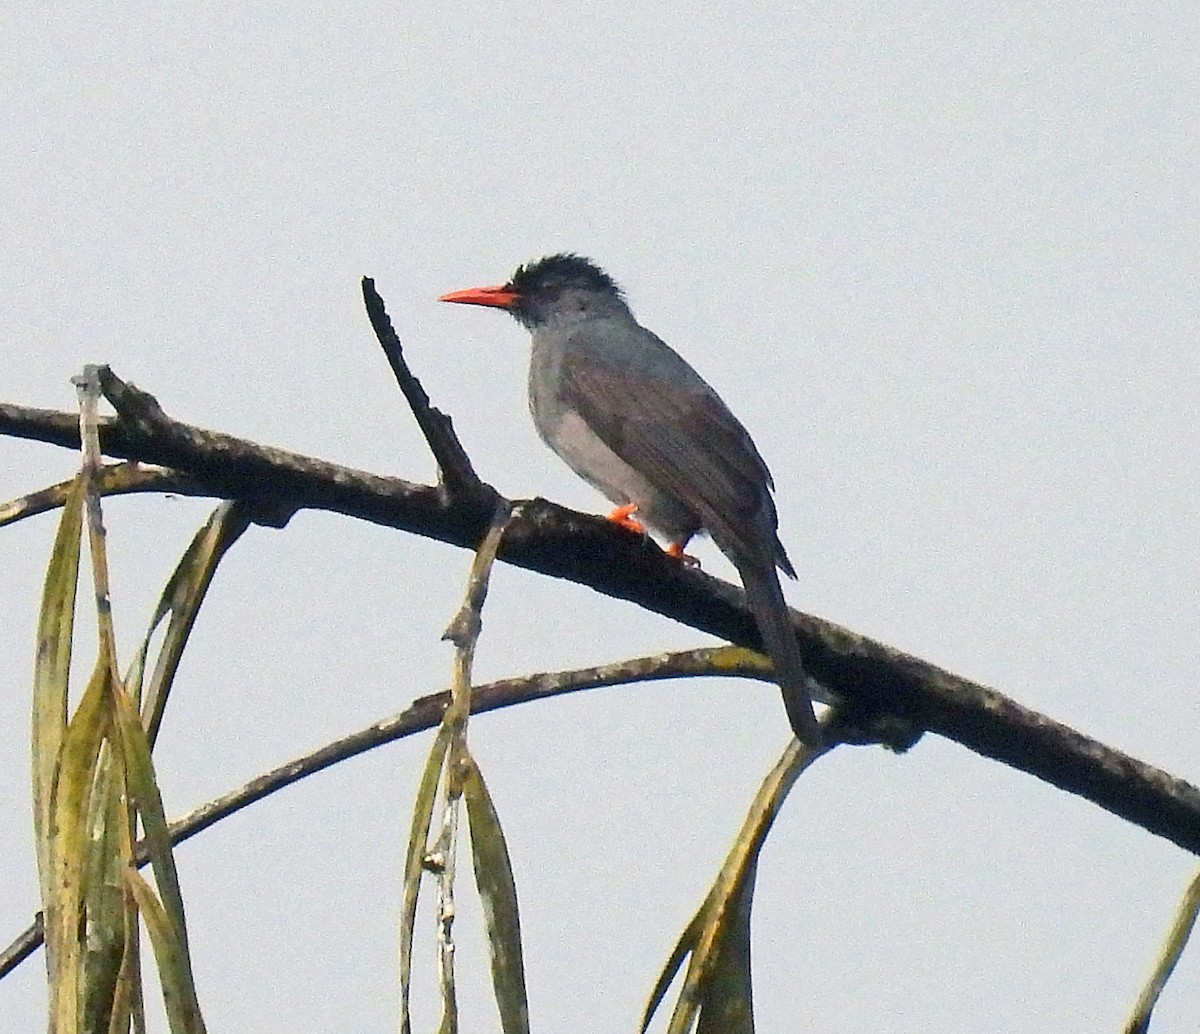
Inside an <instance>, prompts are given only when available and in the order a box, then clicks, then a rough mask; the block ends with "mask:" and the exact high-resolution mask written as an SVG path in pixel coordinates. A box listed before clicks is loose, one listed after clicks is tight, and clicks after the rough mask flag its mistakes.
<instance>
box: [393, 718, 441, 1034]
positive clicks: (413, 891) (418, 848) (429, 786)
mask: <svg viewBox="0 0 1200 1034" xmlns="http://www.w3.org/2000/svg"><path fill="white" fill-rule="evenodd" d="M453 734H454V730H453V728H452V727H451V726H449V725H446V724H444V723H443V724H442V726H441V727H440V728H439V729H438V731H437V735H436V736H435V737H434V739H433V744H432V746H431V747H430V748H429V757H427V758H426V759H425V768H424V770H423V771H422V773H421V782H420V784H419V785H418V787H417V799H416V800H415V801H414V802H413V816H412V824H411V826H410V828H409V834H408V850H407V852H406V854H405V858H404V895H403V899H402V901H401V905H400V1030H401V1034H411V1032H412V1024H411V1020H410V1018H409V1011H408V1002H409V988H410V985H411V983H412V944H413V930H414V929H415V928H416V922H417V895H418V893H419V891H420V889H421V875H422V873H424V871H425V855H426V852H427V851H428V850H429V827H430V824H431V823H432V822H433V807H434V801H435V799H436V798H437V789H438V783H439V782H441V775H442V768H443V766H444V764H445V761H446V753H447V751H448V750H449V748H450V741H451V739H452V737H453Z"/></svg>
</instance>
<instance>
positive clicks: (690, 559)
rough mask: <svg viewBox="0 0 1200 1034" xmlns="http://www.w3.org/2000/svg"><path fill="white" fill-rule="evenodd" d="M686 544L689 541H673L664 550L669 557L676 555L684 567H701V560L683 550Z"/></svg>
mask: <svg viewBox="0 0 1200 1034" xmlns="http://www.w3.org/2000/svg"><path fill="white" fill-rule="evenodd" d="M686 545H687V542H672V543H671V544H670V545H669V546H667V548H666V549H665V550H663V552H664V553H666V554H667V556H669V557H674V558H675V559H676V560H678V561H679V562H680V563H681V564H683V566H684V567H699V566H700V561H699V560H698V559H697V558H696V557H694V556H692V555H690V554H689V553H685V552H684V551H683V547H684V546H686Z"/></svg>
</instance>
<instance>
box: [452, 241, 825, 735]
mask: <svg viewBox="0 0 1200 1034" xmlns="http://www.w3.org/2000/svg"><path fill="white" fill-rule="evenodd" d="M438 300H439V301H443V302H454V303H458V304H463V305H482V306H487V307H490V308H496V309H504V310H506V311H507V312H508V313H510V314H511V315H512V316H513V317H515V318H516V320H517V322H518V323H520V324H521V325H522V326H523V327H525V328H526V329H527V330H528V331H529V332H530V334H531V338H532V352H531V357H530V364H529V408H530V412H531V413H532V416H533V422H534V425H535V427H536V428H537V431H538V434H539V435H540V436H541V438H542V440H543V441H544V442H545V443H546V444H547V445H548V446H549V447H550V448H551V449H552V450H553V451H554V452H555V453H557V454H558V456H559V457H560V458H562V459H563V460H564V461H565V462H566V463H567V465H568V466H569V467H570V468H571V469H572V470H574V471H575V473H576V474H578V475H579V476H580V477H582V478H583V479H584V480H585V481H587V482H588V483H589V484H591V485H592V486H593V487H594V488H596V489H598V490H599V491H600V492H601V493H602V494H603V495H605V496H607V498H608V499H609V500H610V501H612V502H613V503H615V504H616V509H614V510H613V511H612V513H610V514H609V519H610V520H614V521H616V522H617V523H619V524H622V525H624V526H625V527H627V528H630V529H632V530H635V531H642V532H644V531H645V530H646V528H647V527H648V528H649V529H650V530H652V531H655V532H657V533H658V534H660V535H661V536H662V537H664V538H665V539H666V540H667V542H668V548H667V552H669V553H671V554H672V555H673V556H677V557H680V558H682V559H685V560H687V559H690V558H687V556H686V554H685V553H684V548H685V547H686V545H687V543H688V541H689V540H690V539H691V538H692V537H693V536H695V535H696V534H698V533H702V532H705V533H707V534H708V535H709V536H710V537H711V538H712V540H713V542H714V543H715V544H716V546H717V547H718V548H719V549H720V550H721V551H722V552H723V553H724V554H725V555H726V556H727V557H728V558H729V559H730V560H731V561H732V563H733V565H734V567H735V568H736V569H737V571H738V574H739V576H740V578H741V581H742V587H743V589H744V590H745V593H746V600H747V603H748V605H749V608H750V611H751V613H752V614H753V616H754V619H755V623H756V624H757V626H758V630H759V634H760V636H761V638H762V642H763V646H764V648H765V650H766V653H767V654H768V655H769V657H770V658H771V662H772V665H773V668H774V674H775V679H776V681H777V682H778V684H779V687H780V689H781V691H782V693H783V701H784V707H785V710H786V712H787V716H788V721H789V724H790V725H791V728H792V731H793V732H794V733H795V735H796V736H797V737H798V738H799V739H800V740H801V741H802V742H804V743H805V744H807V745H808V746H809V747H816V746H818V745H819V743H820V739H821V734H820V726H819V725H818V723H817V720H816V717H815V715H814V712H813V707H812V701H811V698H810V694H809V685H810V684H809V680H808V678H807V675H806V674H805V670H804V665H803V662H802V659H801V655H800V648H799V645H798V643H797V640H796V634H795V630H794V628H793V626H792V622H791V618H790V617H789V613H788V607H787V603H786V601H785V599H784V595H783V589H782V586H781V585H780V581H779V573H780V572H782V573H784V574H786V575H787V576H788V577H790V578H793V579H794V578H795V577H796V572H795V569H794V568H793V566H792V563H791V561H790V560H789V559H788V555H787V553H786V551H785V550H784V547H783V543H782V542H780V540H779V534H778V517H777V514H776V510H775V503H774V500H773V496H772V493H773V491H774V488H775V485H774V482H773V480H772V478H771V473H770V471H769V470H768V469H767V465H766V463H765V462H764V461H763V458H762V456H761V455H760V454H759V452H758V449H757V448H756V447H755V445H754V442H753V441H752V440H751V437H750V434H749V432H747V431H746V429H745V427H743V426H742V424H741V423H740V422H739V421H738V419H737V418H736V417H735V416H734V415H733V413H732V412H730V410H729V407H728V406H726V405H725V403H724V402H723V401H722V400H721V397H720V396H719V395H718V394H717V393H716V391H714V390H713V388H712V387H710V386H709V384H708V383H707V382H706V381H705V380H704V379H703V378H702V377H701V376H700V375H699V374H698V373H697V372H696V371H695V370H694V369H693V368H692V367H691V366H690V365H689V364H688V362H687V361H686V360H685V359H684V358H683V357H682V356H680V355H679V354H678V353H677V352H675V351H674V349H672V348H671V347H670V346H669V345H667V343H666V342H664V341H663V340H662V339H661V338H659V337H658V336H657V335H655V334H654V333H652V332H651V331H649V330H647V329H646V328H645V327H643V326H642V325H641V324H640V323H638V321H637V319H636V318H635V317H634V314H633V312H632V310H631V309H630V307H629V304H628V303H627V301H626V299H625V293H624V291H623V290H622V289H621V287H620V286H619V285H618V284H617V283H616V281H615V280H613V278H612V277H610V276H609V275H608V274H607V273H606V272H604V270H602V269H601V268H600V267H599V266H598V265H596V264H595V263H594V262H592V261H591V260H590V259H587V258H584V257H583V256H581V255H577V254H573V253H560V254H555V255H549V256H546V257H545V258H541V259H539V260H537V261H536V262H530V263H526V264H525V265H522V266H519V267H518V268H517V270H516V272H515V273H513V275H512V276H511V277H510V278H509V280H508V281H507V282H506V283H504V284H502V285H498V286H493V287H473V288H468V289H466V290H462V291H452V292H450V293H449V294H444V295H442V296H441V297H440V298H439V299H438Z"/></svg>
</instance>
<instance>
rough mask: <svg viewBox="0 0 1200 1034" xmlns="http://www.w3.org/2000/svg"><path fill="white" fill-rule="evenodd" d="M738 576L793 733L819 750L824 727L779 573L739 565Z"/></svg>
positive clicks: (771, 568) (752, 564)
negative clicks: (740, 577) (819, 720)
mask: <svg viewBox="0 0 1200 1034" xmlns="http://www.w3.org/2000/svg"><path fill="white" fill-rule="evenodd" d="M738 574H740V575H741V576H742V586H743V588H745V590H746V602H747V603H749V604H750V613H752V614H753V615H754V620H755V622H756V623H757V624H758V631H759V634H760V635H761V636H762V641H763V649H764V650H765V651H766V653H767V655H768V656H769V657H770V658H771V663H772V664H774V665H775V681H776V682H778V683H779V688H780V690H782V692H783V706H784V709H785V710H786V711H787V716H788V722H789V723H790V725H791V727H792V732H794V733H795V734H796V736H797V738H798V739H799V740H800V741H801V742H802V743H804V744H805V745H806V746H809V747H818V746H820V744H821V727H820V726H819V725H818V724H817V716H816V715H815V714H814V713H813V706H812V698H811V697H810V696H809V691H808V676H807V675H806V674H805V672H804V663H803V661H801V660H800V646H799V644H798V643H797V642H796V631H795V629H794V628H793V627H792V620H791V618H790V617H789V615H788V606H787V601H786V600H784V598H783V589H782V588H780V585H779V574H778V572H776V570H775V568H774V566H770V565H762V564H758V563H747V564H745V565H744V566H743V565H741V564H739V565H738Z"/></svg>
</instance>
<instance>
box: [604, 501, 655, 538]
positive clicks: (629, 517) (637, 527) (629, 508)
mask: <svg viewBox="0 0 1200 1034" xmlns="http://www.w3.org/2000/svg"><path fill="white" fill-rule="evenodd" d="M637 510H638V507H637V503H628V504H627V505H625V506H618V507H617V508H616V509H615V510H613V512H612V513H610V514H609V515H608V519H609V520H610V521H612V522H613V524H619V525H620V526H621V527H622V528H625V529H626V530H627V531H636V532H637V533H638V534H639V535H645V534H646V526H645V525H644V524H643V523H642V522H641V521H639V520H637V519H636V518H635V517H634V516H633V515H634V514H635V513H637Z"/></svg>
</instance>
